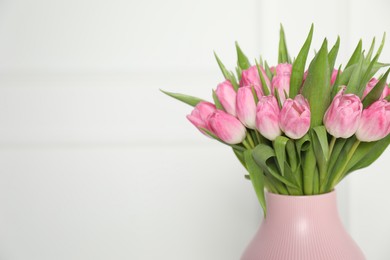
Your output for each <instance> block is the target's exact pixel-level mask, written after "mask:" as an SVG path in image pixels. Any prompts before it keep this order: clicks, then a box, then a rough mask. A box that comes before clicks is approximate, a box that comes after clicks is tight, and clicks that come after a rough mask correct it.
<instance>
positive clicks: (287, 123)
mask: <svg viewBox="0 0 390 260" xmlns="http://www.w3.org/2000/svg"><path fill="white" fill-rule="evenodd" d="M279 126H280V129H282V131H283V132H284V133H285V134H286V135H287V136H288V137H290V138H292V139H299V138H301V137H302V136H304V135H305V134H306V133H307V131H309V128H310V108H309V103H308V102H307V100H306V99H305V98H304V97H303V96H302V95H297V96H296V97H295V98H294V100H292V99H291V98H288V99H287V100H286V101H285V102H284V104H283V107H282V110H281V111H280V118H279Z"/></svg>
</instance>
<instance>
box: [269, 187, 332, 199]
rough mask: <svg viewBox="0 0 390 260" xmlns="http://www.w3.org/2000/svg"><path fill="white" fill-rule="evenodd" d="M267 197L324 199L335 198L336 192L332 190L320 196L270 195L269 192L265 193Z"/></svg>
mask: <svg viewBox="0 0 390 260" xmlns="http://www.w3.org/2000/svg"><path fill="white" fill-rule="evenodd" d="M266 193H267V196H270V197H274V198H278V197H279V198H294V199H309V198H320V197H322V198H324V197H331V196H335V194H336V190H335V189H333V190H331V191H330V192H326V193H321V194H314V195H284V194H278V193H272V192H269V191H266Z"/></svg>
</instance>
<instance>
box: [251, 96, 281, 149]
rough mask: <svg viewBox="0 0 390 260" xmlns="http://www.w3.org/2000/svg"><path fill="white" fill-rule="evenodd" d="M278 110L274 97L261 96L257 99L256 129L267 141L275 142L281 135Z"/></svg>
mask: <svg viewBox="0 0 390 260" xmlns="http://www.w3.org/2000/svg"><path fill="white" fill-rule="evenodd" d="M279 113H280V108H279V105H278V101H277V100H276V98H275V97H274V96H263V97H261V98H260V99H259V103H258V104H257V111H256V128H257V130H259V132H260V134H261V135H262V136H264V137H265V138H267V139H268V140H271V141H272V140H275V138H276V137H278V136H280V135H281V134H282V131H280V128H279Z"/></svg>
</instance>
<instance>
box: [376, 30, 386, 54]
mask: <svg viewBox="0 0 390 260" xmlns="http://www.w3.org/2000/svg"><path fill="white" fill-rule="evenodd" d="M385 41H386V32H384V33H383V36H382V41H381V45H380V46H379V48H378V50H377V52H376V56H378V57H379V56H380V55H381V53H382V50H383V46H384V45H385Z"/></svg>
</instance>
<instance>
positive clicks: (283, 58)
mask: <svg viewBox="0 0 390 260" xmlns="http://www.w3.org/2000/svg"><path fill="white" fill-rule="evenodd" d="M279 35H280V36H279V55H278V63H291V60H290V57H289V55H288V51H287V44H286V36H285V35H284V29H283V26H282V25H280V34H279Z"/></svg>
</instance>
